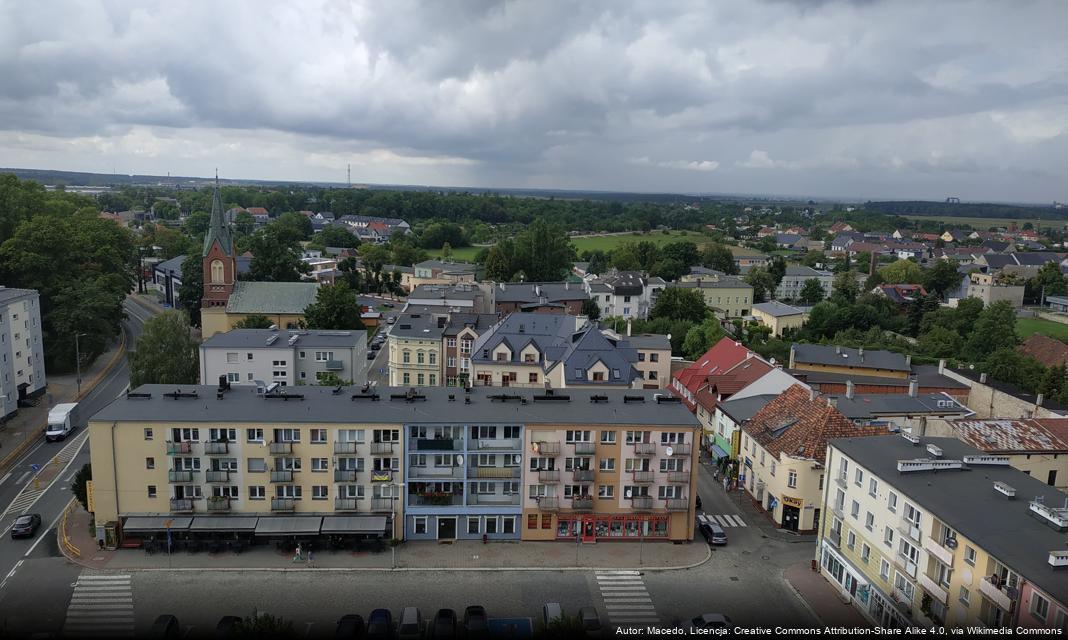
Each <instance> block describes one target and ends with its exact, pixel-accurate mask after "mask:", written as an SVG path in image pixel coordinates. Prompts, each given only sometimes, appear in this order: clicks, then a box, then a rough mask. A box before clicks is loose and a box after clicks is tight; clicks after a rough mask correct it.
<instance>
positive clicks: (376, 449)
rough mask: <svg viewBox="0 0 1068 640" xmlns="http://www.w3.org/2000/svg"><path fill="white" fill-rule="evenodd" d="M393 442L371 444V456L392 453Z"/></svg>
mask: <svg viewBox="0 0 1068 640" xmlns="http://www.w3.org/2000/svg"><path fill="white" fill-rule="evenodd" d="M393 445H394V443H393V442H372V443H371V455H373V456H382V455H389V454H391V453H393Z"/></svg>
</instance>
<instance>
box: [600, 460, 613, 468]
mask: <svg viewBox="0 0 1068 640" xmlns="http://www.w3.org/2000/svg"><path fill="white" fill-rule="evenodd" d="M600 469H601V471H615V470H616V459H615V458H601V466H600Z"/></svg>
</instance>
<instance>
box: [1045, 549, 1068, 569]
mask: <svg viewBox="0 0 1068 640" xmlns="http://www.w3.org/2000/svg"><path fill="white" fill-rule="evenodd" d="M1049 566H1051V567H1054V568H1056V567H1068V551H1050V552H1049Z"/></svg>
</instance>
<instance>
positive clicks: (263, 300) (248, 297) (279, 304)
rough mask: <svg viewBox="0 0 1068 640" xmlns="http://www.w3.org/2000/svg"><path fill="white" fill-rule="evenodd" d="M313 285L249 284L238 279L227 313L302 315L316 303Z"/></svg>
mask: <svg viewBox="0 0 1068 640" xmlns="http://www.w3.org/2000/svg"><path fill="white" fill-rule="evenodd" d="M318 291H319V285H317V284H315V283H314V282H252V281H248V280H239V281H237V283H236V284H234V292H233V293H232V294H230V300H229V301H228V302H227V303H226V312H227V313H262V314H264V315H272V314H281V313H288V314H301V313H304V309H306V308H307V307H308V305H309V304H311V303H313V302H315V294H316V293H317V292H318Z"/></svg>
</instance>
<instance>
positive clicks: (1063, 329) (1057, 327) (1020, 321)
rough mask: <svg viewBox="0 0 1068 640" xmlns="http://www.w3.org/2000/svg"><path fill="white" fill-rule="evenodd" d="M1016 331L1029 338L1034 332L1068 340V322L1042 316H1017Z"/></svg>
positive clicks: (1024, 337)
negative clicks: (1041, 317) (1044, 318)
mask: <svg viewBox="0 0 1068 640" xmlns="http://www.w3.org/2000/svg"><path fill="white" fill-rule="evenodd" d="M1016 333H1017V334H1018V335H1019V336H1020V338H1022V339H1027V338H1028V337H1030V336H1031V335H1033V334H1036V333H1041V334H1042V335H1044V336H1049V337H1051V338H1056V339H1057V340H1060V341H1062V342H1068V324H1061V323H1059V322H1053V321H1051V320H1042V319H1040V318H1017V319H1016Z"/></svg>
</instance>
